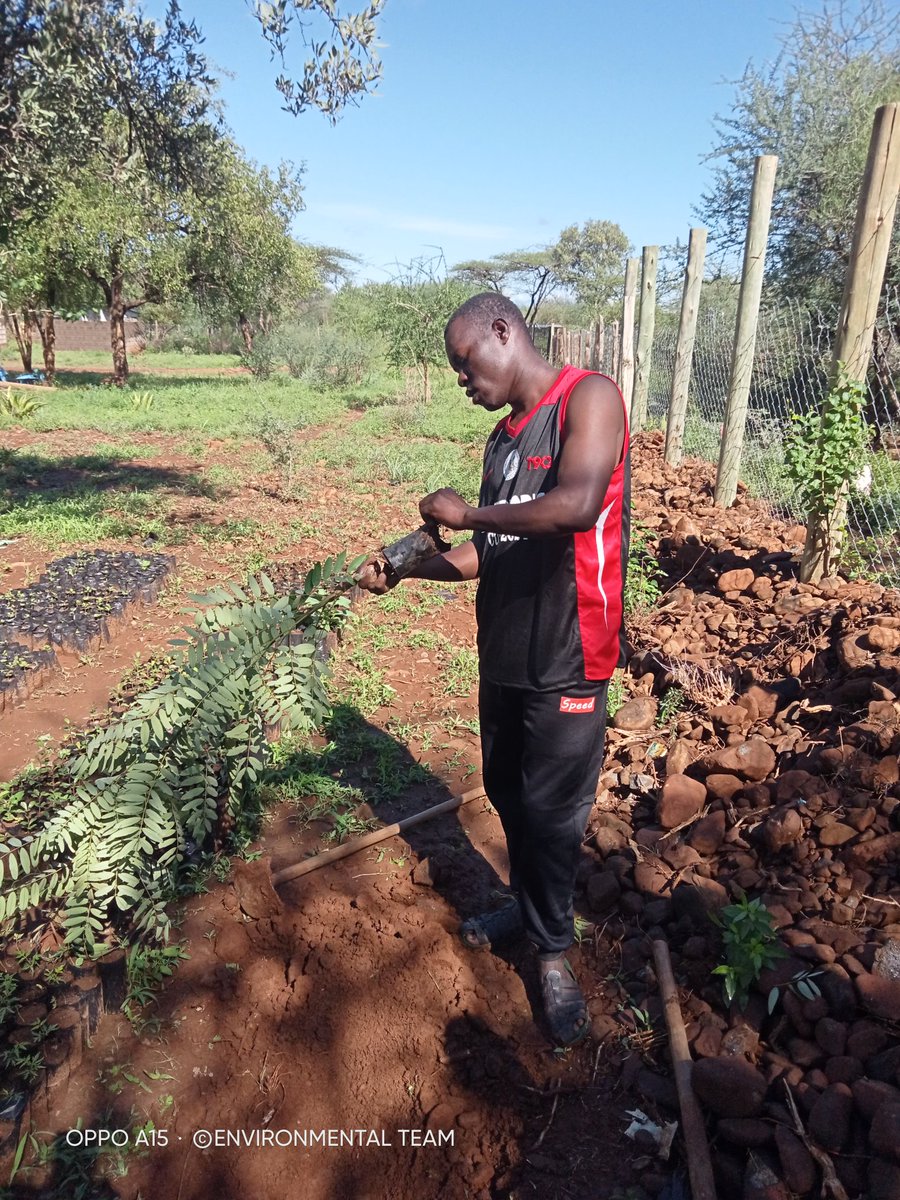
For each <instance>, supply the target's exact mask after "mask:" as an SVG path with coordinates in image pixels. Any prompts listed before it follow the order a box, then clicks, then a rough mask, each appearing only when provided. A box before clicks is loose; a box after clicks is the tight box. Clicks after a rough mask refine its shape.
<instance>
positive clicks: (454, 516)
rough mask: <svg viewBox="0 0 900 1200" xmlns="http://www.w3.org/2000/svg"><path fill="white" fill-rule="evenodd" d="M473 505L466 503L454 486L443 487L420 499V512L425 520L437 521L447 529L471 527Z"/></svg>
mask: <svg viewBox="0 0 900 1200" xmlns="http://www.w3.org/2000/svg"><path fill="white" fill-rule="evenodd" d="M472 511H473V510H472V506H471V505H470V504H466V502H465V500H463V498H462V496H460V494H459V492H455V491H454V490H453V488H441V489H440V491H437V492H432V493H431V495H430V496H426V497H425V499H424V500H420V501H419V512H420V513H421V514H422V519H423V520H424V521H435V522H436V523H437V524H438V525H443V526H445V527H446V528H447V529H471V528H472V526H471V524H470V519H471V515H472Z"/></svg>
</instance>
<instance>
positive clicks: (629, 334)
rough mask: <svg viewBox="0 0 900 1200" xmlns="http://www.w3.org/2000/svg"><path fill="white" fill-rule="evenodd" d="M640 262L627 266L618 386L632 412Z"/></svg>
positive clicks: (630, 263)
mask: <svg viewBox="0 0 900 1200" xmlns="http://www.w3.org/2000/svg"><path fill="white" fill-rule="evenodd" d="M637 272H638V260H637V259H636V258H629V260H628V262H627V263H626V264H625V292H624V295H623V297H622V341H621V343H620V344H621V350H620V353H619V375H618V384H619V387H620V389H621V391H622V399H623V400H624V401H625V408H626V410H627V411H628V412H631V397H632V395H633V393H634V303H635V292H636V290H637Z"/></svg>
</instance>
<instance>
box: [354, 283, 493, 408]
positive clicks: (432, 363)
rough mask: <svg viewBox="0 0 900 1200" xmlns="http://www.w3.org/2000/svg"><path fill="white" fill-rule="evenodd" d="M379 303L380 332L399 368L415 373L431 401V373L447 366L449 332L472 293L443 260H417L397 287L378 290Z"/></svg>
mask: <svg viewBox="0 0 900 1200" xmlns="http://www.w3.org/2000/svg"><path fill="white" fill-rule="evenodd" d="M372 292H373V294H374V295H375V297H376V298H377V308H376V314H375V329H376V331H377V332H378V333H380V334H381V335H382V336H383V337H384V341H385V345H386V348H387V349H386V357H387V361H388V362H389V363H390V364H391V366H393V367H398V368H403V367H415V368H416V369H417V370H418V371H419V372H420V373H421V376H422V395H423V398H424V400H425V401H426V403H427V401H428V400H430V399H431V378H430V375H431V372H432V371H433V370H434V368H435V367H437V366H444V365H445V364H446V361H447V354H446V350H445V348H444V326H445V325H446V324H447V321H448V320H449V318H450V316H451V315H452V313H453V312H454V310H455V309H456V308H458V307H459V305H460V304H462V303H463V301H464V300H466V299H467V298H468V296H469V295H471V288H470V287H468V286H467V285H466V284H464V283H463V282H461V281H460V280H459V279H453V278H448V277H447V276H445V275H444V273H443V260H442V259H438V260H430V261H429V260H425V259H416V260H414V261H413V262H412V263H410V264H409V265H408V266H407V267H405V268H404V270H403V271H402V272H401V273H400V274H399V275H398V276H397V278H396V279H395V280H393V281H392V282H391V283H384V284H375V285H372Z"/></svg>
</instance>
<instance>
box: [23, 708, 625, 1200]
mask: <svg viewBox="0 0 900 1200" xmlns="http://www.w3.org/2000/svg"><path fill="white" fill-rule="evenodd" d="M326 734H327V736H329V737H330V738H331V741H330V742H329V745H328V746H326V747H325V749H324V750H323V751H322V754H321V757H320V769H324V768H327V767H331V768H332V770H333V772H339V773H340V775H341V778H342V780H344V781H346V782H349V783H354V784H357V785H358V786H360V787H361V788H362V789H364V790H365V792H366V794H367V796H368V803H369V805H370V806H371V808H372V810H373V811H374V812H375V813H376V814H377V817H378V818H379V820H380V821H383V822H384V823H386V824H388V823H391V822H393V821H396V820H398V819H402V817H404V816H407V815H409V814H410V813H412V812H415V811H419V810H421V809H423V808H425V807H428V806H429V805H432V804H436V803H439V802H440V801H442V800H444V799H447V798H448V796H449V794H450V793H449V789H448V787H447V786H446V784H445V783H444V782H443V781H441V780H440V779H438V778H437V777H436V776H434V775H433V774H432V773H431V772H428V771H425V770H423V768H422V766H421V764H419V763H417V762H416V761H415V759H414V758H413V757H412V755H411V754H410V752H409V750H408V749H407V747H406V746H404V745H402V744H401V743H400V742H398V741H397V740H396V739H394V738H392V737H390V736H389V735H387V734H385V733H384V732H383V731H382V730H379V729H376V728H375V727H374V726H372V725H370V724H369V723H368V722H367V721H366V720H365V719H364V718H363V717H362V716H361V715H360V714H359V713H358V712H357V711H356V710H354V709H352V708H346V707H344V708H340V709H338V710H337V711H336V713H335V718H334V719H333V721H332V723H331V725H330V727H329V729H328V730H327V731H326ZM296 765H297V767H298V769H299V767H300V766H301V765H302V764H300V762H299V761H298V763H297V764H296ZM291 769H292V764H291V763H290V762H288V763H287V764H285V765H284V766H282V768H281V769H280V773H281V775H282V776H283V775H284V774H285V772H289V771H290V770H291ZM477 804H479V802H477V801H474V802H472V803H471V805H469V806H467V809H464V810H462V811H461V812H460V811H458V812H455V813H452V814H447V815H444V816H442V817H439V818H437V819H435V820H434V821H431V822H428V823H426V824H424V825H422V826H420V827H418V828H416V829H413V830H409V831H408V833H407V834H406V835H404V840H405V841H406V842H407V843H408V844H409V846H410V847H411V849H412V851H413V854H414V856H415V859H416V860H418V866H417V867H414V864H413V863H412V862H409V863H407V862H406V861H405V859H406V856H405V855H403V856H402V861H403V866H402V867H401V869H399V870H394V869H392V867H391V864H392V863H393V864H396V863H397V861H398V860H401V856H398V855H397V853H396V850H395V851H394V855H395V858H394V859H391V858H389V857H388V858H381V857H379V856H378V855H377V854H372V852H365V851H364V852H362V853H360V854H359V856H358V857H357V856H355V855H354V856H351V857H348V858H347V859H344V860H343V861H342V862H341V863H339V864H334V865H332V866H325V867H324V868H323V869H322V870H321V871H319V872H315V873H313V874H311V875H308V876H306V877H303V878H301V879H297V880H293V881H291V882H290V883H288V884H285V885H284V886H283V887H281V888H280V889H279V891H278V893H276V892H275V891H274V890H273V888H272V885H271V882H270V873H269V868H270V859H269V858H268V857H263V858H261V859H259V860H257V861H252V862H245V861H242V860H239V859H238V860H235V861H234V862H233V870H232V874H231V876H230V877H229V879H228V880H227V881H226V882H225V883H223V884H216V883H214V882H212V881H210V886H209V891H208V892H207V893H206V894H203V895H199V896H196V897H193V898H192V899H191V900H189V901H188V902H187V905H186V916H185V920H184V922H183V924H182V926H181V928H180V930H179V935H180V936H182V937H185V938H186V939H187V942H188V946H189V950H190V957H189V958H188V959H187V960H186V961H185V962H184V963H182V964H181V966H180V967H179V970H178V972H177V973H176V975H175V977H174V978H173V979H172V980H171V981H170V982H169V984H168V985H167V986H166V988H165V989H164V990H163V991H162V992H161V993H160V994H159V996H158V1000H157V1003H156V1004H155V1005H154V1006H153V1007H152V1008H151V1009H150V1010H148V1015H152V1017H153V1021H154V1026H155V1028H154V1031H153V1032H152V1033H151V1032H150V1031H149V1029H145V1032H144V1034H143V1036H141V1037H140V1038H138V1037H136V1036H135V1034H134V1032H133V1031H132V1030H131V1029H130V1027H129V1026H128V1024H127V1022H125V1021H124V1019H123V1018H119V1017H117V1016H115V1015H113V1016H108V1017H106V1018H104V1019H103V1021H102V1022H101V1025H100V1028H99V1029H98V1033H97V1035H96V1037H95V1039H94V1043H93V1047H92V1050H91V1053H90V1057H89V1058H88V1055H87V1054H86V1055H85V1061H84V1062H83V1063H82V1064H81V1066H80V1067H79V1068H76V1069H73V1070H72V1071H71V1073H70V1074H69V1077H68V1079H67V1081H66V1084H65V1086H64V1088H62V1089H61V1088H59V1087H58V1086H57V1087H55V1088H54V1089H53V1092H52V1094H51V1097H50V1103H49V1105H48V1106H47V1108H46V1109H45V1112H44V1115H43V1116H39V1115H38V1114H37V1113H34V1114H33V1116H32V1120H35V1121H38V1122H41V1123H39V1124H38V1125H37V1127H38V1128H44V1129H48V1128H52V1129H54V1130H60V1129H65V1128H71V1127H73V1126H74V1124H75V1121H76V1119H78V1118H80V1119H81V1122H82V1125H83V1126H84V1127H92V1128H99V1127H103V1126H105V1127H106V1128H108V1129H131V1130H135V1129H136V1127H137V1126H139V1125H141V1124H142V1123H143V1122H144V1121H146V1120H147V1119H148V1117H149V1118H150V1119H153V1120H154V1121H155V1124H156V1126H157V1127H159V1128H162V1127H165V1126H168V1128H169V1131H170V1132H169V1138H168V1144H167V1145H166V1146H161V1145H157V1146H155V1147H153V1148H152V1149H150V1150H149V1151H147V1152H145V1153H144V1154H143V1155H139V1154H135V1153H133V1152H132V1153H131V1154H129V1155H128V1156H127V1157H125V1158H124V1160H123V1162H122V1166H123V1167H124V1168H127V1175H126V1176H125V1177H124V1178H121V1179H112V1180H109V1179H107V1180H106V1181H103V1182H101V1183H99V1184H93V1183H91V1182H90V1179H91V1168H92V1155H91V1154H89V1153H86V1152H85V1151H84V1150H78V1151H73V1150H72V1148H70V1147H68V1146H66V1145H65V1141H64V1138H63V1137H62V1136H61V1135H57V1138H56V1144H57V1146H58V1148H59V1150H60V1152H61V1153H62V1155H63V1157H62V1158H61V1159H60V1160H59V1161H57V1162H55V1163H52V1164H50V1165H48V1166H45V1167H43V1168H40V1169H39V1170H38V1173H37V1174H36V1175H34V1176H33V1178H32V1179H31V1180H29V1179H28V1178H27V1177H25V1176H22V1177H21V1179H17V1180H16V1182H15V1184H14V1186H13V1188H12V1189H10V1190H9V1191H8V1193H7V1195H8V1196H10V1197H14V1198H15V1200H25V1198H28V1200H36V1198H37V1197H41V1198H42V1200H107V1198H108V1197H111V1196H116V1197H123V1198H128V1200H137V1198H138V1197H143V1198H144V1200H148V1198H149V1197H151V1196H152V1197H153V1200H207V1198H208V1197H216V1200H231V1198H232V1197H233V1198H234V1200H237V1198H238V1197H244V1196H253V1197H255V1198H259V1200H265V1198H266V1197H270V1196H271V1197H274V1196H282V1195H298V1194H302V1195H303V1196H304V1198H305V1200H387V1198H388V1197H390V1198H391V1200H413V1198H415V1200H438V1198H440V1200H467V1198H471V1197H474V1196H487V1195H491V1196H494V1197H507V1196H511V1195H513V1194H515V1195H518V1194H520V1192H519V1189H520V1188H524V1189H526V1190H525V1191H522V1192H521V1194H522V1195H525V1194H528V1195H531V1194H533V1195H540V1196H541V1197H543V1198H544V1200H563V1197H566V1198H568V1200H587V1197H589V1196H596V1195H608V1194H610V1192H611V1191H612V1190H613V1188H614V1187H615V1185H616V1184H617V1183H620V1182H623V1181H625V1180H626V1179H627V1180H629V1181H630V1180H631V1178H632V1176H631V1175H630V1168H629V1166H628V1163H627V1160H626V1158H625V1156H624V1155H623V1154H618V1153H612V1154H611V1152H610V1151H611V1147H615V1146H616V1145H617V1144H618V1142H619V1139H620V1136H621V1134H620V1131H619V1122H618V1121H617V1114H616V1112H615V1107H616V1106H615V1105H614V1103H613V1091H614V1084H613V1083H612V1082H611V1080H612V1079H613V1076H614V1072H613V1071H612V1069H611V1067H610V1066H609V1065H608V1064H607V1063H606V1060H605V1059H604V1069H601V1071H600V1073H599V1075H598V1063H599V1062H600V1056H601V1050H600V1049H598V1048H597V1047H595V1046H593V1045H592V1044H591V1043H590V1042H589V1041H588V1042H586V1043H584V1044H582V1045H581V1046H579V1047H576V1048H575V1049H574V1050H572V1051H570V1052H569V1054H568V1055H567V1056H566V1057H565V1058H564V1059H560V1057H559V1056H554V1055H553V1053H552V1051H551V1050H550V1047H549V1046H548V1044H547V1043H546V1041H545V1039H544V1038H543V1036H542V1035H541V1033H540V1032H539V1031H538V1030H537V1029H536V1028H535V1025H534V1023H533V1021H532V1019H531V1014H528V1013H527V1012H526V1010H525V1006H524V1005H523V1004H522V997H521V991H522V985H521V979H524V980H526V981H528V982H527V989H528V990H529V992H532V986H531V980H530V973H529V971H528V969H527V959H528V956H527V955H526V952H525V950H524V948H523V947H521V946H513V947H510V949H509V950H508V951H506V952H504V953H503V956H502V957H500V956H499V955H498V954H496V953H491V952H480V953H479V952H475V953H473V952H471V951H467V950H466V949H465V948H463V947H462V946H461V945H460V944H459V941H458V937H457V933H456V927H457V925H458V922H459V920H460V919H461V918H462V917H464V916H467V915H470V914H471V913H474V912H477V911H479V910H480V909H482V908H484V907H485V906H486V905H489V904H490V903H491V900H492V894H493V893H495V892H497V891H502V890H503V884H502V881H501V879H500V876H499V875H498V873H497V871H496V870H495V869H494V867H493V866H492V865H491V864H490V863H489V862H488V861H487V860H486V858H485V857H484V855H483V854H482V853H481V852H480V851H479V850H478V849H476V847H475V846H474V845H473V843H472V841H471V840H470V837H469V836H468V835H467V833H466V830H465V828H464V825H465V826H467V827H470V828H472V829H473V833H474V829H475V827H476V826H477V825H478V824H479V823H480V822H484V821H489V820H490V814H489V813H485V812H484V811H483V808H482V812H481V814H478V813H476V812H475V811H474V810H475V806H476V805H477ZM302 832H303V830H302V829H301V830H300V833H301V834H302ZM306 832H308V831H306ZM494 832H496V831H494ZM259 844H260V846H261V849H262V851H263V854H264V855H265V856H268V855H271V865H272V866H273V867H274V869H278V868H279V867H281V866H284V865H286V863H287V862H289V861H291V859H292V858H293V860H297V859H299V858H300V857H302V846H303V845H304V844H306V843H303V841H302V837H300V838H297V839H296V840H295V841H294V843H293V846H292V844H291V840H290V838H288V837H285V836H282V834H278V835H277V836H276V837H275V838H274V841H273V838H272V837H270V831H269V830H267V829H264V831H263V833H262V836H261V838H260V842H259ZM425 858H427V859H428V865H429V874H430V880H429V882H428V883H424V882H420V880H419V879H417V878H416V876H415V875H414V874H413V870H414V869H416V870H418V869H421V862H422V859H425ZM373 877H374V878H373ZM594 950H595V953H596V947H595V948H594ZM589 958H590V948H588V949H587V951H584V950H583V951H582V965H581V969H582V971H584V973H585V975H587V974H588V973H589V972H590V973H593V974H599V975H600V977H602V972H603V969H604V967H603V964H600V963H597V962H589V961H586V960H588V959H589ZM585 968H586V969H585ZM604 1053H607V1051H604ZM123 1062H124V1063H127V1064H128V1067H127V1069H128V1071H129V1074H130V1075H131V1077H133V1078H134V1079H135V1080H141V1079H144V1080H146V1079H148V1078H149V1079H152V1078H153V1077H154V1073H155V1072H159V1071H160V1070H161V1069H163V1068H162V1064H168V1065H167V1066H165V1076H164V1077H165V1079H166V1082H165V1083H163V1084H159V1085H154V1086H153V1091H154V1093H155V1092H156V1091H157V1090H159V1088H162V1089H163V1090H164V1091H165V1092H166V1093H170V1101H169V1107H168V1108H167V1109H165V1110H164V1111H162V1112H161V1111H160V1107H159V1105H160V1098H159V1097H157V1096H155V1095H148V1094H147V1092H146V1090H139V1089H138V1088H137V1087H125V1088H124V1090H122V1091H121V1093H119V1094H115V1095H111V1094H110V1088H109V1082H110V1077H111V1072H113V1068H114V1064H116V1063H123ZM118 1069H119V1071H121V1067H119V1068H118ZM561 1072H562V1073H563V1075H562V1076H561V1074H560V1073H561ZM563 1077H564V1080H565V1086H564V1087H563V1086H562V1084H563ZM116 1078H117V1079H119V1080H121V1078H122V1076H121V1075H118V1076H116ZM557 1108H558V1109H559V1111H558V1112H557ZM48 1121H49V1122H51V1124H47V1123H46V1122H48ZM26 1128H27V1126H26ZM261 1128H269V1129H272V1130H276V1129H281V1130H291V1129H297V1128H299V1129H302V1130H307V1129H309V1130H321V1129H326V1130H327V1129H337V1130H341V1129H343V1130H347V1129H359V1130H371V1129H374V1130H378V1131H383V1132H384V1133H385V1134H386V1136H387V1137H388V1139H390V1144H391V1148H390V1149H387V1148H384V1147H383V1146H380V1147H373V1146H368V1147H365V1148H359V1147H354V1148H347V1147H334V1148H328V1149H324V1148H322V1147H321V1146H319V1147H317V1148H315V1149H306V1148H299V1147H297V1146H294V1147H293V1148H286V1149H281V1148H278V1146H277V1145H276V1146H269V1147H262V1148H260V1147H253V1148H247V1147H236V1148H229V1149H226V1148H222V1149H214V1150H211V1151H204V1150H201V1149H198V1148H197V1147H195V1146H193V1145H192V1144H191V1137H190V1135H191V1134H192V1132H193V1131H194V1130H198V1129H231V1130H234V1129H238V1130H240V1129H245V1130H259V1129H261ZM403 1130H417V1131H419V1132H420V1134H425V1133H430V1134H431V1135H432V1136H433V1137H434V1138H435V1139H437V1138H438V1137H439V1135H443V1136H444V1137H445V1139H447V1140H445V1141H444V1143H443V1144H440V1143H439V1144H433V1143H432V1144H428V1145H426V1146H424V1147H421V1148H415V1147H413V1146H411V1145H410V1144H405V1145H404V1144H403V1140H402V1136H401V1132H400V1131H403ZM23 1132H24V1128H21V1129H19V1130H17V1131H16V1134H15V1138H16V1139H18V1138H19V1137H20V1136H21V1134H22V1133H23ZM11 1144H12V1146H13V1147H14V1146H15V1144H16V1141H12V1143H11ZM4 1152H5V1153H9V1152H10V1142H8V1143H7V1146H6V1147H4ZM113 1161H114V1160H110V1159H107V1160H106V1162H107V1164H109V1165H112V1164H113ZM7 1170H8V1168H7ZM301 1180H302V1184H301V1182H300V1181H301ZM298 1187H299V1188H300V1190H299V1191H298V1190H297V1189H298ZM598 1189H599V1190H598Z"/></svg>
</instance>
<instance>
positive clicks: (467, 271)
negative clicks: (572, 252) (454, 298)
mask: <svg viewBox="0 0 900 1200" xmlns="http://www.w3.org/2000/svg"><path fill="white" fill-rule="evenodd" d="M453 273H454V275H455V276H456V277H457V278H458V279H460V280H461V281H462V282H463V283H467V284H470V285H474V286H475V287H476V288H481V289H483V290H485V291H492V292H502V293H503V294H504V295H507V296H519V297H522V308H523V309H524V310H525V311H524V316H525V321H526V322H527V323H528V324H532V323H533V322H534V321H536V320H537V315H538V311H539V309H540V307H541V305H542V304H543V303H544V302H545V301H546V300H549V299H550V297H551V296H552V295H553V293H554V292H555V291H556V290H557V288H558V287H559V284H560V280H559V276H558V275H557V274H556V270H555V265H554V252H553V248H552V247H550V246H544V247H542V248H540V249H537V250H510V251H506V252H505V253H503V254H495V255H494V256H493V257H492V258H484V259H469V260H468V261H467V262H462V263H457V265H456V266H455V267H454V268H453Z"/></svg>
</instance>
